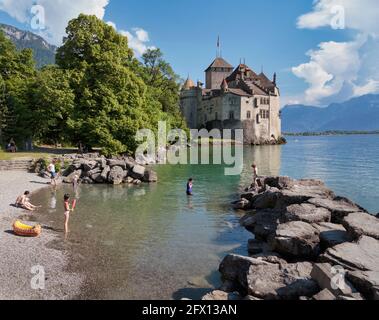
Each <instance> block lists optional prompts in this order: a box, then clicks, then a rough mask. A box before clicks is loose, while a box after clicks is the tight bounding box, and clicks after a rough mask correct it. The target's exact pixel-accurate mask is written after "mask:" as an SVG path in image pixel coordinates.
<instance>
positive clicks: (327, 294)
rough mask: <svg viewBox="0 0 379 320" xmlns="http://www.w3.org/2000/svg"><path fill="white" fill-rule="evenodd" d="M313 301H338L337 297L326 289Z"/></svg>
mask: <svg viewBox="0 0 379 320" xmlns="http://www.w3.org/2000/svg"><path fill="white" fill-rule="evenodd" d="M312 299H313V300H317V301H331V300H337V297H336V296H335V295H334V294H333V293H332V292H330V291H329V290H328V289H324V290H322V291H321V292H319V293H318V294H316V295H315V296H313V298H312Z"/></svg>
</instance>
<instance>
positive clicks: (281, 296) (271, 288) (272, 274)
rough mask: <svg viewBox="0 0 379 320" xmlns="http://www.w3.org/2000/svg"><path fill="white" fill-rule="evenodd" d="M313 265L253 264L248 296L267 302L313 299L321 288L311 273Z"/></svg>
mask: <svg viewBox="0 0 379 320" xmlns="http://www.w3.org/2000/svg"><path fill="white" fill-rule="evenodd" d="M311 271H312V263H309V262H302V263H294V264H287V265H285V266H281V265H279V264H270V263H269V264H253V265H251V266H250V267H249V272H248V274H247V285H248V294H249V295H252V296H255V297H258V298H262V299H265V300H295V299H299V297H301V296H307V297H312V296H313V295H315V294H316V293H317V292H319V291H320V290H319V287H318V285H317V283H316V281H314V280H313V279H312V278H311V276H310V273H311Z"/></svg>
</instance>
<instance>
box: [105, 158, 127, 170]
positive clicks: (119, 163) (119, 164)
mask: <svg viewBox="0 0 379 320" xmlns="http://www.w3.org/2000/svg"><path fill="white" fill-rule="evenodd" d="M107 165H108V166H110V167H111V168H113V167H120V168H122V169H123V170H126V163H125V161H124V160H117V159H109V160H108V162H107Z"/></svg>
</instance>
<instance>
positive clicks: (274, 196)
mask: <svg viewBox="0 0 379 320" xmlns="http://www.w3.org/2000/svg"><path fill="white" fill-rule="evenodd" d="M280 197H281V193H280V192H279V190H278V191H277V192H276V191H273V190H268V191H266V192H263V193H261V194H259V195H257V196H256V197H254V198H253V199H252V200H251V203H252V208H254V209H274V208H275V207H276V206H277V202H278V200H279V198H280Z"/></svg>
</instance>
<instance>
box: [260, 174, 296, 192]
mask: <svg viewBox="0 0 379 320" xmlns="http://www.w3.org/2000/svg"><path fill="white" fill-rule="evenodd" d="M263 183H264V184H265V185H266V186H269V187H271V188H278V189H280V190H281V189H284V188H290V187H292V186H294V185H295V180H294V179H292V178H290V177H265V178H264V179H263Z"/></svg>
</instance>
